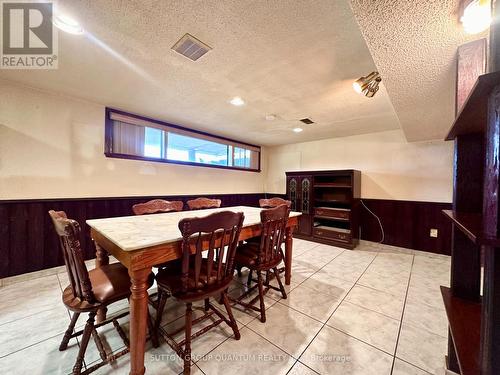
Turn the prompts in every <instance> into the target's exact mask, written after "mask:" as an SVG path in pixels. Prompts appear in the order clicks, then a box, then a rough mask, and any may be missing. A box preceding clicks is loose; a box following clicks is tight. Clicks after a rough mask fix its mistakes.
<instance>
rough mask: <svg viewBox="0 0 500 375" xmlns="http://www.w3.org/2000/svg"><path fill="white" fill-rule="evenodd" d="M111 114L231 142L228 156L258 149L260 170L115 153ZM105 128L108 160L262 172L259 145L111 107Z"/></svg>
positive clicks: (194, 135) (107, 108) (106, 112)
mask: <svg viewBox="0 0 500 375" xmlns="http://www.w3.org/2000/svg"><path fill="white" fill-rule="evenodd" d="M111 113H115V114H118V115H122V116H127V117H131V118H134V119H137V120H142V121H147V122H151V123H153V124H155V125H159V126H160V127H165V131H168V129H169V128H170V129H177V130H180V131H181V132H183V133H190V134H191V136H192V137H195V138H196V136H197V135H201V136H205V137H211V138H214V141H216V140H221V141H224V142H225V143H227V142H230V143H232V145H228V154H229V149H230V148H232V149H233V153H234V147H239V146H249V147H252V148H256V149H258V153H259V160H258V168H256V169H254V168H242V167H236V166H228V165H216V164H205V163H197V162H191V161H180V160H171V159H166V158H165V159H163V158H153V157H148V156H140V155H130V154H121V153H117V152H113V121H114V120H112V119H111ZM104 128H105V129H104V155H105V156H106V157H108V158H117V159H129V160H142V161H152V162H156V163H168V164H177V165H187V166H194V167H206V168H218V169H232V170H237V171H245V172H258V173H260V172H261V156H262V147H261V146H257V145H253V144H251V143H246V142H242V141H238V140H235V139H231V138H227V137H222V136H219V135H215V134H211V133H207V132H204V131H201V130H195V129H190V128H186V127H184V126H180V125H175V124H171V123H168V122H165V121H161V120H156V119H152V118H150V117H146V116H141V115H137V114H134V113H129V112H125V111H122V110H119V109H115V108H110V107H106V108H105V126H104ZM167 150H168V144H165V155H166V152H167ZM228 157H229V155H228ZM228 161H229V158H228Z"/></svg>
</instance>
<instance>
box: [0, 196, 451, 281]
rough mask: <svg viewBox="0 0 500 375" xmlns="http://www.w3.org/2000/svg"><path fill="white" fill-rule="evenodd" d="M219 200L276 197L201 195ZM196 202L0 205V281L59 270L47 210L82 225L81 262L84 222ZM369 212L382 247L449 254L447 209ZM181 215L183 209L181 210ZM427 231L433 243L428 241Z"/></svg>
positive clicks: (408, 206) (378, 204) (369, 202)
mask: <svg viewBox="0 0 500 375" xmlns="http://www.w3.org/2000/svg"><path fill="white" fill-rule="evenodd" d="M204 196H205V197H208V198H214V199H221V200H222V207H228V206H240V205H244V206H253V207H258V205H259V199H261V198H269V197H276V196H279V197H282V198H286V195H284V194H283V195H280V194H261V193H255V194H219V195H204ZM196 197H197V196H192V195H182V196H145V197H121V198H81V199H78V198H75V199H73V198H71V199H30V200H15V201H14V200H13V201H7V200H4V201H0V278H4V277H8V276H15V275H19V274H22V273H27V272H33V271H38V270H42V269H46V268H51V267H56V266H60V265H62V264H64V261H63V258H62V254H61V252H60V250H59V244H58V242H57V241H58V239H57V236H56V234H55V233H54V230H53V228H52V223H51V221H50V217H49V215H48V213H47V212H48V210H50V209H53V210H62V211H65V212H66V213H67V214H68V216H69V217H71V218H74V219H75V220H77V221H78V222H79V223H80V224H81V225H82V230H83V232H84V234H85V235H84V238H83V240H82V241H83V243H82V248H83V249H85V257H86V259H92V258H94V257H95V248H94V246H93V243H92V241H91V239H90V234H89V228H88V226H87V225H85V224H84V223H85V220H86V219H98V218H104V217H114V216H127V215H133V212H132V206H133V205H134V204H136V203H141V202H146V201H148V200H150V199H155V198H159V199H166V200H182V201H184V202H186V201H187V200H189V199H193V198H196ZM363 202H364V203H365V204H366V206H367V207H368V208H370V210H372V211H373V212H374V213H375V214H376V215H378V216H379V217H380V219H381V220H382V224H383V226H384V230H385V240H384V243H385V244H387V245H394V246H401V247H406V248H411V249H415V250H422V251H429V252H432V253H438V254H448V255H449V254H450V236H451V224H450V222H449V221H447V220H446V218H445V217H444V215H443V214H442V213H441V210H443V209H451V204H449V203H435V202H414V201H399V200H384V199H363ZM185 209H186V208H185ZM360 211H361V212H360V216H361V239H364V240H368V241H374V242H378V241H380V239H381V233H380V228H379V225H378V222H377V220H376V219H375V218H374V217H373V216H372V215H371V214H370V213H368V211H367V210H366V209H365V208H363V207H361V208H360ZM431 228H436V229H438V237H437V238H431V237H430V236H429V231H430V229H431Z"/></svg>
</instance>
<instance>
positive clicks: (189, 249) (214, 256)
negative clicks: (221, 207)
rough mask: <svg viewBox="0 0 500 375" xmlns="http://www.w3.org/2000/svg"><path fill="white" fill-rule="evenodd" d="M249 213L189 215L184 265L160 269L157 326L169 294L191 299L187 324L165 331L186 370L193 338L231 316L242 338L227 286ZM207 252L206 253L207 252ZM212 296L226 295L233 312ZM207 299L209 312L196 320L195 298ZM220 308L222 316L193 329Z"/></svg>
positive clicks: (237, 335) (184, 221)
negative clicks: (216, 303) (218, 305)
mask: <svg viewBox="0 0 500 375" xmlns="http://www.w3.org/2000/svg"><path fill="white" fill-rule="evenodd" d="M243 219H244V215H243V213H234V212H230V211H223V212H217V213H214V214H212V215H209V216H206V217H202V218H196V217H195V218H186V219H182V220H181V221H180V222H179V229H180V231H181V234H182V265H181V267H180V269H178V270H177V272H173V270H172V269H170V270H160V271H159V272H158V274H157V275H156V281H157V285H158V294H159V304H158V310H157V314H156V322H155V329H157V330H159V327H160V325H161V319H162V314H163V309H164V308H165V303H166V301H167V298H168V297H170V296H171V297H174V298H175V299H177V300H179V301H180V302H183V303H185V304H186V316H185V326H184V327H182V328H181V329H179V330H177V331H175V332H170V333H168V332H166V331H164V330H163V329H162V332H161V333H162V334H163V336H164V338H165V340H166V341H167V343H168V344H169V345H170V346H171V347H172V349H173V350H175V352H176V353H177V354H178V355H179V357H181V358H182V359H183V361H184V374H189V373H190V371H191V370H190V369H191V340H192V339H193V338H195V337H198V336H200V335H201V334H203V333H205V332H207V331H208V330H209V329H211V328H213V327H215V326H217V325H219V324H220V323H222V322H226V323H227V324H228V325H229V326H230V327H231V329H232V330H233V333H234V337H235V339H236V340H239V339H240V332H239V330H238V325H237V323H236V320H235V319H234V316H233V313H232V311H231V306H230V305H229V300H228V297H227V289H228V287H229V284H230V283H231V282H232V281H233V272H234V263H233V262H234V257H235V253H236V248H237V246H238V237H239V235H240V232H241V227H242V225H243ZM202 253H205V254H206V257H203V254H202ZM211 297H217V298H220V301H221V302H222V303H223V304H224V307H225V308H226V312H227V317H226V316H225V315H224V314H223V313H222V312H220V311H219V310H218V309H217V308H216V307H215V306H214V305H212V303H211V302H210V298H211ZM196 301H205V314H204V315H203V316H201V317H199V318H197V319H195V320H192V304H193V302H196ZM213 314H215V315H216V316H217V317H218V318H219V319H217V320H216V321H215V322H213V323H212V324H210V325H209V326H206V327H204V328H202V329H200V330H199V331H197V332H196V333H194V334H192V333H191V331H192V325H193V324H196V323H200V322H202V321H204V320H205V319H207V318H208V317H210V316H211V315H213ZM182 330H184V331H185V338H184V339H183V340H182V341H180V342H176V341H175V339H174V336H175V335H177V334H178V333H180V332H182Z"/></svg>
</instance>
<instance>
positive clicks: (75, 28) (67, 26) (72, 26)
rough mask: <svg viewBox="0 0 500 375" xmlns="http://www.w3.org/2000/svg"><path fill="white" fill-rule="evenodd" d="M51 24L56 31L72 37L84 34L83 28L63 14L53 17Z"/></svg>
mask: <svg viewBox="0 0 500 375" xmlns="http://www.w3.org/2000/svg"><path fill="white" fill-rule="evenodd" d="M52 23H53V24H54V26H55V27H57V28H58V29H60V30H62V31H65V32H67V33H70V34H74V35H81V34H83V33H84V30H83V27H82V26H81V25H80V24H79V23H78V21H76V20H75V19H73V18H71V17H70V16H67V15H65V14H57V15H55V16H54V18H53V20H52Z"/></svg>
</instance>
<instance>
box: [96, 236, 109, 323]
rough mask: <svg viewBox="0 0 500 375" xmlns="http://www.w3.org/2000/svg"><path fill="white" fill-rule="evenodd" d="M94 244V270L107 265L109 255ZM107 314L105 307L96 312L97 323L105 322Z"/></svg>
mask: <svg viewBox="0 0 500 375" xmlns="http://www.w3.org/2000/svg"><path fill="white" fill-rule="evenodd" d="M94 244H95V254H96V258H95V268H99V267H101V266H105V265H107V264H109V255H108V252H107V251H106V250H105V249H103V248H102V247H101V246H99V244H98V243H97V242H96V241H94ZM107 312H108V309H107V308H106V307H102V308H100V309H99V310H97V318H96V320H97V323H100V322H102V321H104V320H106V313H107Z"/></svg>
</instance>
